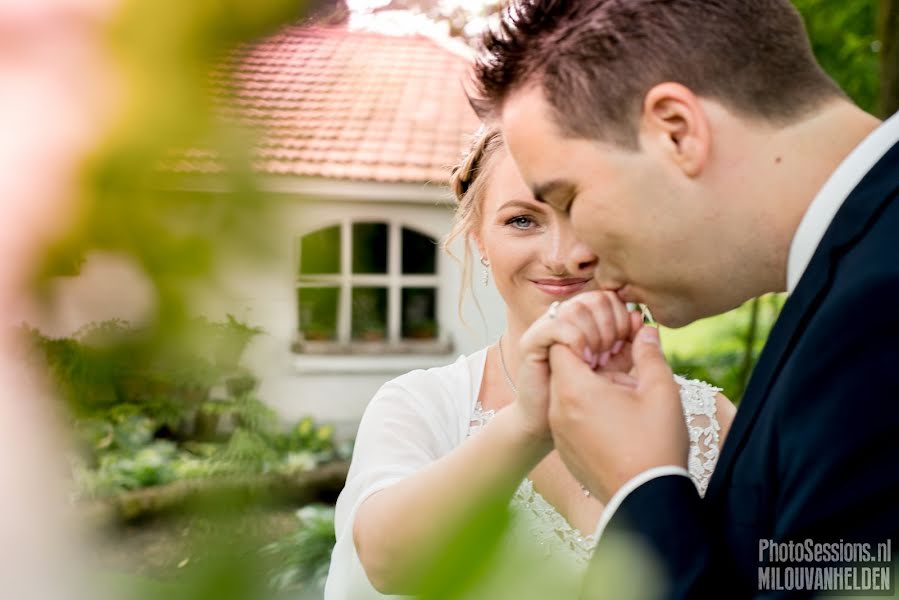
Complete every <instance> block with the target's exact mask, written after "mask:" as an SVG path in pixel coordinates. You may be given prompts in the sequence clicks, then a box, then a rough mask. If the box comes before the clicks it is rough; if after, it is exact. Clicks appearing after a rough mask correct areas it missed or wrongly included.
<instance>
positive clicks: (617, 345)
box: [612, 340, 624, 354]
mask: <svg viewBox="0 0 899 600" xmlns="http://www.w3.org/2000/svg"><path fill="white" fill-rule="evenodd" d="M623 347H624V342H622V341H621V340H618V341H617V342H615V343H614V344H612V354H618V353H619V352H621V348H623Z"/></svg>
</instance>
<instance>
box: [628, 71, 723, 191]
mask: <svg viewBox="0 0 899 600" xmlns="http://www.w3.org/2000/svg"><path fill="white" fill-rule="evenodd" d="M640 137H641V145H642V144H643V143H649V144H653V145H655V146H656V147H658V148H660V149H661V151H662V152H663V153H664V154H666V155H667V156H669V157H670V158H671V160H673V161H674V163H675V164H677V166H678V167H680V169H681V171H683V172H684V174H685V175H687V176H688V177H696V176H697V175H699V174H700V173H701V172H702V170H703V168H705V165H706V162H707V161H708V158H709V152H710V150H711V145H712V138H711V130H710V129H709V122H708V119H707V117H706V114H705V111H704V110H703V108H702V105H701V104H700V102H699V99H698V98H697V96H696V94H694V93H693V92H691V91H690V90H689V89H688V88H687V87H685V86H683V85H681V84H679V83H672V82H666V83H660V84H658V85H656V86H655V87H653V88H652V89H650V90H649V91H648V92H647V93H646V97H645V98H644V99H643V114H642V115H641V117H640Z"/></svg>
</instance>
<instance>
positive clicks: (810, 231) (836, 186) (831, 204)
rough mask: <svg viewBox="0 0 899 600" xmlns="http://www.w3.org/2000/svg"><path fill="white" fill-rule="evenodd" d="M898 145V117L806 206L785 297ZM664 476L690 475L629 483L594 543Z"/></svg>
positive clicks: (648, 474) (655, 473) (643, 476)
mask: <svg viewBox="0 0 899 600" xmlns="http://www.w3.org/2000/svg"><path fill="white" fill-rule="evenodd" d="M897 142H899V113H896V114H894V115H893V116H892V117H890V118H889V119H887V120H886V121H884V122H883V123H881V124H880V126H879V127H878V128H877V129H875V130H874V131H873V132H871V133H870V134H869V135H868V136H867V137H866V138H865V139H864V140H862V142H861V143H860V144H859V145H858V146H856V147H855V149H853V150H852V152H850V153H849V155H848V156H846V158H845V159H843V161H842V162H841V163H840V165H839V166H838V167H837V168H836V170H835V171H834V172H833V173H831V175H830V177H829V178H828V179H827V182H826V183H825V184H824V186H823V187H822V188H821V189H820V190H819V191H818V194H817V195H816V196H815V198H814V199H813V200H812V202H811V204H809V207H808V209H807V210H806V211H805V215H804V216H803V217H802V221H800V222H799V227H797V228H796V233H795V234H794V235H793V241H792V243H791V244H790V253H789V255H788V258H787V293H788V294H792V293H793V291H794V290H795V289H796V286H797V285H798V284H799V280H800V279H801V278H802V274H803V273H805V269H806V268H807V267H808V264H809V262H810V261H811V259H812V256H813V255H814V254H815V250H816V249H817V248H818V244H820V243H821V239H822V238H823V237H824V233H825V232H826V231H827V228H828V227H830V223H831V221H833V218H834V216H835V215H836V214H837V211H838V210H839V209H840V207H841V206H842V205H843V202H845V200H846V198H847V197H848V196H849V194H850V193H851V192H852V190H853V189H855V186H857V185H858V184H859V182H860V181H861V180H862V178H863V177H864V176H865V175H866V174H867V173H868V171H870V170H871V169H872V168H873V167H874V165H875V164H877V161H879V160H880V159H881V158H882V157H883V155H884V154H886V152H887V151H888V150H889V149H890V148H892V147H893V146H894V145H895V144H896V143H897ZM665 475H683V476H685V477H689V476H690V474H689V473H688V472H687V470H686V469H685V468H683V467H681V466H677V465H668V466H662V467H653V468H651V469H647V470H646V471H643V472H642V473H640V474H638V475H637V476H635V477H633V478H632V479H630V480H629V481H628V482H627V483H625V484H624V485H623V486H621V488H620V489H619V490H618V491H617V492H615V494H614V495H613V496H612V498H611V499H609V502H608V504H606V507H605V510H603V513H602V517H601V518H600V520H599V524H598V525H597V527H596V533H595V535H596V537H597V539H598V538H599V537H600V536H601V535H602V532H603V531H604V530H605V528H606V526H607V525H608V524H609V521H611V520H612V516H613V515H614V514H615V510H617V508H618V507H619V506H620V505H621V503H622V502H623V501H624V499H625V498H627V496H628V495H629V494H630V493H631V492H633V491H634V490H635V489H637V488H638V487H640V486H641V485H643V484H644V483H646V482H648V481H651V480H653V479H655V478H656V477H663V476H665Z"/></svg>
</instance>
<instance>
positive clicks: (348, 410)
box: [239, 198, 505, 436]
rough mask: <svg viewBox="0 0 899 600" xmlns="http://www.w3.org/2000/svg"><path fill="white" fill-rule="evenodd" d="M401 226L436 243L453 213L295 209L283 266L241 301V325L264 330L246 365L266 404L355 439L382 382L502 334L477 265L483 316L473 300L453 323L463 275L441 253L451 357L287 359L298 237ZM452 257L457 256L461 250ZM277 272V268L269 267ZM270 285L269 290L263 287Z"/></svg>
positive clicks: (440, 305) (398, 207)
mask: <svg viewBox="0 0 899 600" xmlns="http://www.w3.org/2000/svg"><path fill="white" fill-rule="evenodd" d="M347 217H350V218H352V219H358V220H400V221H401V222H402V223H403V224H405V225H408V226H411V227H413V228H415V229H416V230H418V231H421V232H423V233H426V234H428V235H430V236H431V237H433V238H435V239H438V240H440V239H442V238H443V237H444V236H445V235H446V233H447V232H448V231H449V228H450V224H451V220H452V207H450V206H447V205H445V204H444V205H436V204H433V203H432V204H422V203H414V204H413V203H409V202H373V201H340V200H334V199H322V198H319V199H315V200H306V201H302V202H298V203H296V204H295V205H294V206H293V207H292V208H291V209H290V210H288V211H287V213H286V214H285V215H284V218H283V220H282V222H283V223H284V224H285V227H286V228H287V229H288V230H289V231H290V233H289V234H288V235H286V236H285V242H284V243H285V248H284V256H283V257H282V261H283V262H282V266H281V267H280V268H279V267H275V268H274V269H272V271H271V272H270V273H268V274H266V276H265V277H263V278H262V279H263V280H264V282H260V281H257V282H255V283H254V285H253V286H252V290H248V292H247V293H246V294H245V295H244V301H245V306H244V309H245V310H244V311H243V312H242V313H240V315H239V316H240V317H241V318H243V319H245V320H247V321H248V322H250V323H252V324H258V325H260V326H262V327H263V328H265V329H266V332H267V335H266V336H264V337H263V338H260V339H259V340H257V342H256V343H254V345H253V346H252V347H251V349H250V351H248V356H247V359H246V360H247V362H248V363H250V364H251V366H252V367H253V368H254V369H255V370H256V372H258V373H260V374H261V375H262V380H263V383H262V385H261V388H260V394H261V396H262V397H263V399H264V400H266V401H267V402H269V403H270V404H272V405H273V406H275V407H276V409H277V410H278V411H279V412H280V413H281V414H282V415H283V416H284V417H285V418H286V419H289V420H293V419H296V418H298V417H300V416H302V415H306V414H312V415H314V416H316V417H317V418H319V419H321V420H324V421H329V422H333V423H335V425H337V426H338V431H339V432H340V433H341V434H342V435H343V436H349V435H353V434H354V433H355V428H356V426H357V425H358V421H359V418H360V417H361V416H362V412H363V411H364V410H365V406H366V405H367V403H368V400H369V399H370V398H371V397H372V395H373V394H374V393H375V391H376V390H377V389H378V387H380V386H381V384H383V383H384V382H385V381H388V380H389V379H392V378H394V377H396V376H398V375H400V374H402V373H405V372H407V371H409V370H411V369H416V368H428V367H432V366H438V365H444V364H448V363H450V362H452V361H454V360H455V359H456V358H457V357H458V356H459V355H460V354H469V353H471V352H474V351H476V350H478V349H480V348H482V347H483V346H485V345H487V344H488V343H492V342H493V341H494V340H495V339H496V338H497V337H498V336H499V334H500V333H501V332H502V330H503V329H504V327H505V314H504V310H503V307H502V302H501V300H500V299H499V296H498V294H497V293H496V291H495V289H494V288H493V286H492V283H491V285H490V286H489V287H486V288H485V287H484V286H483V284H482V280H481V269H482V267H481V266H480V264H478V263H475V265H474V269H473V272H474V282H473V285H472V288H473V292H474V293H475V294H477V297H478V300H479V302H480V304H481V308H482V309H483V313H484V315H483V317H482V316H481V314H480V313H479V312H478V310H477V308H476V306H475V303H474V302H473V299H472V292H469V293H468V294H467V296H466V301H465V302H464V303H463V312H462V314H463V317H464V319H465V321H466V322H467V323H468V327H466V325H465V324H464V323H463V322H462V320H461V319H460V318H459V315H458V299H459V289H460V285H461V268H460V267H459V265H458V264H457V263H456V262H455V261H454V260H453V259H452V258H451V257H450V256H448V255H446V254H445V253H443V252H441V251H439V252H438V263H437V271H438V276H439V280H440V282H441V284H440V286H441V287H440V290H439V292H438V301H437V311H438V321H439V324H440V329H441V331H442V332H445V334H446V335H447V336H448V337H449V339H450V340H451V341H452V343H453V351H452V352H451V353H449V354H445V355H436V356H435V355H417V354H413V355H394V356H308V355H302V354H294V353H292V352H291V351H290V345H291V342H293V341H294V339H295V337H296V330H297V307H296V292H295V275H294V274H295V273H296V266H295V264H294V260H295V259H294V249H293V244H294V240H295V239H296V237H298V236H300V235H303V234H305V233H308V232H311V231H315V230H317V229H320V228H322V227H328V226H330V225H334V224H335V223H337V222H339V220H340V219H343V218H347ZM454 252H455V253H456V255H457V256H459V257H461V256H462V246H461V243H456V245H455V247H454ZM272 266H274V265H272ZM266 282H267V283H266Z"/></svg>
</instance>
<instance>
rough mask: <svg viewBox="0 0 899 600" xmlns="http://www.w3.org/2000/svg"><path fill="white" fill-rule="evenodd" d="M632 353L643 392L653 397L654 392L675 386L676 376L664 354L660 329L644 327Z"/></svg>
mask: <svg viewBox="0 0 899 600" xmlns="http://www.w3.org/2000/svg"><path fill="white" fill-rule="evenodd" d="M631 352H632V356H633V359H634V367H635V368H636V371H637V381H638V384H637V385H638V388H639V389H640V391H641V392H642V391H648V392H650V394H651V395H652V392H653V391H654V390H661V389H662V388H664V389H668V388H670V387H671V386H672V385H673V381H674V374H673V373H672V372H671V367H670V366H668V361H667V360H666V359H665V355H664V354H663V353H662V343H661V340H660V339H659V330H658V329H656V328H655V327H651V326H649V325H645V326H643V328H642V329H640V331H639V333H637V336H636V338H634V343H633V347H632V350H631Z"/></svg>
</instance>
